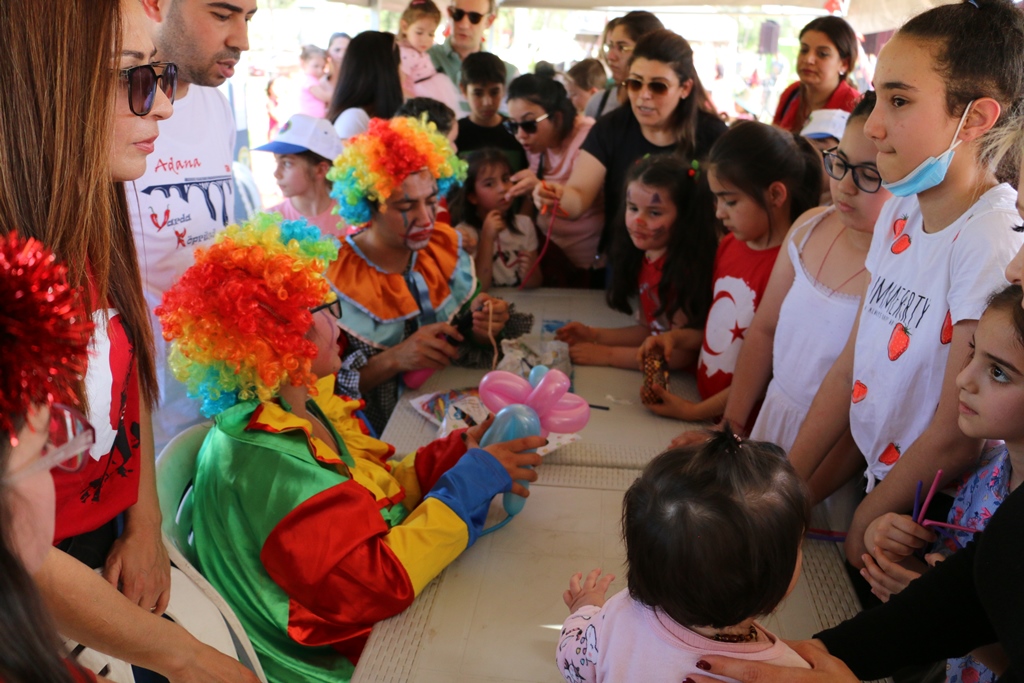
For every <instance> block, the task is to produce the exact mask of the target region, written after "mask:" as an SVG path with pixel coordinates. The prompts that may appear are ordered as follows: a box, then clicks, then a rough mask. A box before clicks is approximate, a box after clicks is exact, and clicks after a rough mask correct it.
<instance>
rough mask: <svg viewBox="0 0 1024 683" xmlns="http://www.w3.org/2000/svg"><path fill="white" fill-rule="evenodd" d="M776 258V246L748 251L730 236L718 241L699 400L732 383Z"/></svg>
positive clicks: (700, 366) (699, 367) (699, 376)
mask: <svg viewBox="0 0 1024 683" xmlns="http://www.w3.org/2000/svg"><path fill="white" fill-rule="evenodd" d="M778 255H779V247H772V248H770V249H762V250H757V249H751V248H750V247H748V246H747V245H746V243H744V242H741V241H739V240H738V239H736V238H735V237H733V235H732V234H728V235H726V236H725V237H723V238H722V241H721V242H719V244H718V252H717V253H716V254H715V270H714V295H713V297H712V301H711V310H710V311H709V312H708V322H707V325H705V327H704V344H703V346H702V347H701V350H700V358H699V360H698V361H697V390H698V391H699V392H700V397H701V399H707V398H710V397H711V396H714V395H715V394H717V393H718V392H720V391H721V390H722V389H725V388H727V387H728V386H729V385H730V384H732V373H733V370H735V368H736V359H737V358H738V357H739V355H740V347H741V346H743V339H744V337H745V336H746V333H747V330H748V329H750V323H751V322H752V321H753V320H754V311H756V310H757V306H758V304H759V303H761V296H762V295H763V294H764V290H765V288H766V287H768V278H769V277H770V276H771V274H772V268H773V267H774V266H775V258H776V257H777V256H778Z"/></svg>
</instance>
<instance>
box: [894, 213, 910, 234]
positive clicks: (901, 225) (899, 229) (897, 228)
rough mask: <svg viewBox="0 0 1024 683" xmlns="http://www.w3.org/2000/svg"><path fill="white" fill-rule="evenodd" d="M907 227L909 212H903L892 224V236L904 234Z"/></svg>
mask: <svg viewBox="0 0 1024 683" xmlns="http://www.w3.org/2000/svg"><path fill="white" fill-rule="evenodd" d="M906 227H907V214H903V215H902V216H900V217H899V218H897V219H896V222H895V223H893V224H892V236H893V238H896V237H899V236H900V235H902V234H903V231H904V229H906Z"/></svg>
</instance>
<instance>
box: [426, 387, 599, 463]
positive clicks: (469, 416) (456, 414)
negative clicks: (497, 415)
mask: <svg viewBox="0 0 1024 683" xmlns="http://www.w3.org/2000/svg"><path fill="white" fill-rule="evenodd" d="M409 403H411V404H412V408H413V410H415V411H416V412H417V413H419V414H420V415H422V416H423V417H425V418H426V419H427V420H429V421H430V422H432V423H433V424H435V425H437V427H438V431H437V437H438V438H441V437H443V436H447V435H448V434H450V433H452V432H453V431H455V430H456V429H462V428H463V427H472V426H474V425H478V424H480V423H481V422H483V421H484V420H486V419H487V415H488V413H489V412H490V411H488V410H487V406H485V405H484V403H483V401H482V400H480V392H479V391H478V390H477V388H476V387H471V388H467V389H451V390H449V391H437V392H434V393H430V394H423V395H421V396H417V397H416V398H411V399H409ZM579 440H580V435H579V434H578V433H575V434H548V445H546V446H542V447H541V448H538V449H537V453H539V454H540V455H547V454H548V453H551V452H552V451H554V450H555V449H557V448H559V447H561V446H564V445H565V444H567V443H573V442H574V441H579Z"/></svg>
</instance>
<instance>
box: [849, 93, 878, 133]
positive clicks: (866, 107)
mask: <svg viewBox="0 0 1024 683" xmlns="http://www.w3.org/2000/svg"><path fill="white" fill-rule="evenodd" d="M877 101H878V97H877V96H876V95H875V91H874V90H868V91H867V92H866V93H864V95H863V96H861V98H860V99H859V100H857V104H856V105H854V107H853V111H851V112H850V118H848V119H847V120H846V125H847V126H849V125H850V121H853V120H854V119H859V118H861V117H863V118H867V117H869V116H871V112H873V111H874V110H875V103H876V102H877Z"/></svg>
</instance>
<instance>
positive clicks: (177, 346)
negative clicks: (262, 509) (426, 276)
mask: <svg viewBox="0 0 1024 683" xmlns="http://www.w3.org/2000/svg"><path fill="white" fill-rule="evenodd" d="M337 257H338V242H337V241H336V240H335V239H334V238H330V237H328V238H324V237H321V235H320V230H319V229H318V228H316V227H314V226H311V225H309V224H308V223H306V221H305V220H297V221H283V220H282V219H281V216H280V215H278V214H257V215H256V216H254V217H253V219H252V221H251V222H249V223H245V224H243V225H241V226H238V225H232V226H230V227H228V229H227V230H225V231H224V232H223V233H221V234H220V235H218V236H217V239H216V241H215V242H214V245H213V246H212V247H210V248H209V249H197V250H196V252H195V264H194V265H193V266H192V267H190V268H189V269H188V270H186V271H185V273H184V274H183V275H182V276H181V279H180V280H178V282H177V283H175V284H174V286H173V287H171V288H170V289H168V290H167V292H166V293H165V294H164V299H163V303H162V304H161V305H160V306H158V307H157V309H156V314H157V316H159V318H160V322H161V323H162V324H163V334H164V339H166V340H167V341H169V342H172V343H171V351H170V365H171V369H172V370H173V372H174V376H175V377H177V378H178V379H179V380H180V381H181V382H183V383H184V384H185V385H186V386H187V387H188V393H189V396H191V397H193V398H198V399H202V401H203V407H202V410H203V414H204V415H206V416H207V417H212V416H214V415H216V414H218V413H220V412H222V411H224V410H226V409H228V408H230V407H231V406H233V405H235V403H237V402H238V401H246V400H250V399H254V398H256V399H259V400H261V401H266V400H270V399H272V398H274V397H275V396H276V395H277V393H278V390H279V388H280V387H281V385H282V384H283V383H284V382H289V383H290V384H292V385H295V386H299V385H306V386H309V387H310V389H311V390H312V385H313V383H314V382H315V381H316V380H317V379H318V378H317V377H314V376H313V375H312V373H311V372H310V365H311V363H312V360H313V359H314V358H315V357H316V354H317V346H316V344H315V343H314V342H312V341H310V340H309V339H307V338H306V335H307V333H308V332H309V330H310V328H311V327H312V325H313V316H312V314H311V313H310V309H311V308H315V307H316V306H319V305H320V304H323V303H326V302H328V301H333V300H334V298H335V295H334V293H333V292H332V291H331V288H330V285H328V283H327V281H326V280H325V279H324V277H323V272H324V270H325V269H326V268H327V264H328V263H330V262H331V261H333V260H334V259H336V258H337Z"/></svg>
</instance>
